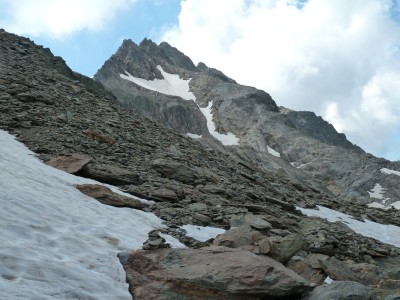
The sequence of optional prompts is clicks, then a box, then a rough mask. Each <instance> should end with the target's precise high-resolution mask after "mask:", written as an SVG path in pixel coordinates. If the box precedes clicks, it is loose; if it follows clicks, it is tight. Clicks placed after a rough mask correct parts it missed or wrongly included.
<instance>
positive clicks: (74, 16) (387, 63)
mask: <svg viewBox="0 0 400 300" xmlns="http://www.w3.org/2000/svg"><path fill="white" fill-rule="evenodd" d="M399 3H400V0H351V1H349V0H35V1H32V0H0V7H1V8H2V9H1V11H0V27H3V28H4V29H6V30H7V31H10V32H14V33H17V34H21V35H23V36H27V37H30V38H31V39H32V40H34V41H35V42H36V43H37V44H41V45H44V46H45V47H49V48H50V49H51V50H52V52H53V53H54V54H55V55H59V56H61V57H63V58H64V60H65V61H66V62H67V64H68V65H69V66H70V67H71V68H72V69H73V70H75V71H77V72H80V73H82V74H84V75H87V76H93V75H94V74H95V72H96V71H97V70H98V69H99V68H100V67H101V66H102V64H103V63H104V62H105V60H106V59H108V58H109V57H110V56H111V55H112V54H113V53H115V51H116V50H117V48H118V47H119V45H120V44H121V42H122V40H123V39H127V38H130V39H132V40H133V41H134V42H136V43H140V42H141V41H142V40H143V38H145V37H147V38H151V39H152V40H154V41H156V42H160V41H162V40H165V41H167V42H169V43H170V44H171V45H173V46H175V47H177V48H178V49H179V50H181V51H182V52H184V53H185V54H187V55H188V56H189V57H190V58H191V59H192V60H193V61H194V62H195V63H198V62H199V61H203V62H205V63H206V64H207V65H209V66H212V67H215V68H217V69H220V70H221V71H223V72H224V73H225V74H227V75H228V76H230V77H232V78H234V79H235V80H236V81H238V82H239V83H242V84H245V85H250V86H255V87H257V88H260V89H263V90H265V91H267V92H268V93H270V94H271V95H272V97H273V98H274V100H275V101H276V102H277V104H278V105H283V106H285V107H288V108H291V109H295V110H310V111H314V112H315V113H316V114H317V115H321V116H322V117H323V118H324V119H325V120H327V121H329V122H330V123H332V124H333V125H334V126H335V128H336V129H337V130H338V131H339V132H343V133H345V134H346V136H347V137H348V139H349V140H350V141H352V142H353V143H355V144H357V145H359V146H361V147H362V148H363V149H365V150H366V151H367V152H370V153H372V154H374V155H377V156H381V157H386V158H388V159H391V160H399V159H400V17H399V16H400V14H399V11H400V5H399Z"/></svg>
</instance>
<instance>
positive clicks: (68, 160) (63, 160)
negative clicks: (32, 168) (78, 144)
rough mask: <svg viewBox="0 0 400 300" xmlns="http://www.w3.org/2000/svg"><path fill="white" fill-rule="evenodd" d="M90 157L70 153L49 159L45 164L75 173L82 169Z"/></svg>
mask: <svg viewBox="0 0 400 300" xmlns="http://www.w3.org/2000/svg"><path fill="white" fill-rule="evenodd" d="M91 160H92V158H91V157H90V156H88V155H85V154H80V153H74V154H70V155H62V156H57V157H54V158H52V159H50V160H49V161H48V162H47V164H48V165H49V166H52V167H54V168H57V169H60V170H63V171H65V172H67V173H70V174H75V173H77V172H79V171H80V170H82V168H83V167H84V166H86V165H87V164H88V163H89V162H90V161H91Z"/></svg>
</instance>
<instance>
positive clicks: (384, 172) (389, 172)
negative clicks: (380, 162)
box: [381, 168, 400, 176]
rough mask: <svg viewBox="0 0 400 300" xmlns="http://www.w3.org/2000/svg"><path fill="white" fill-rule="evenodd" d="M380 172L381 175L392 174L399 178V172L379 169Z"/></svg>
mask: <svg viewBox="0 0 400 300" xmlns="http://www.w3.org/2000/svg"><path fill="white" fill-rule="evenodd" d="M381 172H382V173H383V174H388V175H390V174H394V175H397V176H400V172H399V171H395V170H390V169H386V168H382V169H381Z"/></svg>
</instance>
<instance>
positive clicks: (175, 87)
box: [119, 65, 196, 100]
mask: <svg viewBox="0 0 400 300" xmlns="http://www.w3.org/2000/svg"><path fill="white" fill-rule="evenodd" d="M157 69H158V70H159V71H160V72H161V75H162V76H163V77H164V79H154V80H146V79H143V78H138V77H134V76H132V75H131V74H129V73H128V72H127V71H125V73H126V75H125V74H119V76H121V78H123V79H126V80H129V81H132V82H134V83H136V84H137V85H140V86H141V87H144V88H146V89H149V90H152V91H156V92H159V93H162V94H165V95H170V96H178V97H181V98H183V99H185V100H196V97H195V96H194V94H193V93H192V92H191V91H190V88H189V81H190V79H188V80H185V79H181V78H180V77H179V75H178V74H170V73H167V72H165V71H164V70H163V68H162V67H161V66H160V65H158V66H157Z"/></svg>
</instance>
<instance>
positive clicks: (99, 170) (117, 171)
mask: <svg viewBox="0 0 400 300" xmlns="http://www.w3.org/2000/svg"><path fill="white" fill-rule="evenodd" d="M82 171H83V173H84V175H85V176H86V177H89V178H93V179H96V180H98V181H101V182H105V183H109V184H114V185H121V184H122V185H124V184H134V185H139V184H141V183H143V178H141V176H140V175H139V174H136V173H134V172H132V171H129V170H127V169H125V168H121V167H118V166H116V165H111V164H94V163H90V164H88V165H86V166H85V168H84V169H83V170H82Z"/></svg>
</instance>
